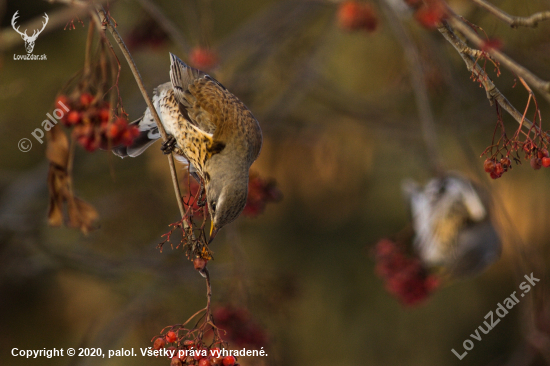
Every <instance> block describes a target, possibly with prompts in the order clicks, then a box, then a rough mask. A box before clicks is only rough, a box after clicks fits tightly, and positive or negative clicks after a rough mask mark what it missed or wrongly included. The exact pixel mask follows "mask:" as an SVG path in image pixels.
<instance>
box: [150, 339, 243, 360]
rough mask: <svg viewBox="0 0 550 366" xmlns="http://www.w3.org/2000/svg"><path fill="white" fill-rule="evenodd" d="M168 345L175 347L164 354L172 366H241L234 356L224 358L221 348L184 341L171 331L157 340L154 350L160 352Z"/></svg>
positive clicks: (169, 348)
mask: <svg viewBox="0 0 550 366" xmlns="http://www.w3.org/2000/svg"><path fill="white" fill-rule="evenodd" d="M167 343H173V344H174V345H173V346H170V347H168V348H166V350H165V351H164V354H165V355H167V356H168V358H170V360H171V361H170V366H183V365H197V366H239V364H238V363H236V362H237V360H236V359H235V357H234V356H223V355H222V350H221V349H220V348H219V347H210V348H209V347H206V346H205V345H204V344H201V343H196V342H195V341H192V340H190V339H187V340H182V339H179V338H178V334H177V333H176V332H174V331H169V332H168V333H166V334H165V335H164V336H160V337H158V338H156V339H155V340H154V342H153V349H154V350H155V351H160V350H162V349H163V348H165V347H166V344H167Z"/></svg>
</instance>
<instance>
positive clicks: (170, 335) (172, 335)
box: [166, 331, 178, 343]
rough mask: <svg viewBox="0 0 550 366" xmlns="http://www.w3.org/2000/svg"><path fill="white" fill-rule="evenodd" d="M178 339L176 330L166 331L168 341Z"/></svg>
mask: <svg viewBox="0 0 550 366" xmlns="http://www.w3.org/2000/svg"><path fill="white" fill-rule="evenodd" d="M177 339H178V336H177V335H176V333H175V332H172V331H169V332H168V333H166V341H167V342H168V343H172V342H175V341H176V340H177Z"/></svg>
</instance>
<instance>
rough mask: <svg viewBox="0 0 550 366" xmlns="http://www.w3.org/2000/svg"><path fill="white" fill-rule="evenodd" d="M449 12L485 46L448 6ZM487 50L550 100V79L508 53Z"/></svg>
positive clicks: (455, 22) (466, 33)
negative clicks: (543, 78)
mask: <svg viewBox="0 0 550 366" xmlns="http://www.w3.org/2000/svg"><path fill="white" fill-rule="evenodd" d="M448 12H449V14H450V15H451V17H450V18H449V20H448V21H449V23H450V24H451V25H452V26H453V27H454V28H455V29H457V30H458V31H460V32H461V33H462V34H464V36H465V37H466V38H468V39H469V40H470V41H471V42H473V44H474V45H475V46H476V47H478V48H483V47H484V46H485V41H484V40H483V39H481V37H479V36H478V35H477V33H476V32H475V31H474V30H473V29H472V28H471V27H470V26H469V25H468V24H466V23H465V22H464V21H463V20H462V18H461V17H459V16H458V15H457V14H455V13H454V12H453V11H452V10H451V9H450V8H448ZM486 52H487V53H488V54H490V55H491V56H492V57H493V58H494V59H495V60H497V61H499V62H500V63H501V64H502V65H504V66H505V67H506V68H507V69H508V70H510V71H512V72H513V73H514V74H516V75H517V76H520V77H522V78H523V79H524V80H525V81H526V82H527V83H528V84H529V85H531V86H532V87H534V88H535V89H537V90H538V91H539V92H540V93H541V94H542V96H543V97H544V98H545V99H546V100H547V101H549V102H550V81H546V80H542V79H541V78H539V77H538V76H536V75H535V74H533V73H532V72H531V71H529V70H528V69H527V68H525V67H524V66H522V65H520V64H518V63H517V62H515V61H514V60H512V59H511V58H510V57H509V56H508V55H506V54H505V53H503V52H501V51H499V50H496V49H490V50H487V51H486Z"/></svg>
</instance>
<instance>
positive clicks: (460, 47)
mask: <svg viewBox="0 0 550 366" xmlns="http://www.w3.org/2000/svg"><path fill="white" fill-rule="evenodd" d="M438 30H439V32H440V33H441V34H442V35H443V37H445V39H446V40H447V41H448V42H449V43H450V44H451V45H452V46H453V47H454V48H455V49H456V51H457V52H458V53H459V54H460V57H462V59H463V60H464V62H465V63H466V67H467V68H468V70H469V71H470V72H471V73H472V74H473V75H474V76H475V78H476V79H477V80H478V81H479V82H480V83H481V85H483V87H484V88H485V91H486V93H487V98H488V99H489V101H490V102H491V104H492V103H493V102H494V101H496V102H497V103H498V104H499V105H500V106H501V107H502V108H503V109H504V110H505V111H506V112H508V113H509V114H510V115H511V116H512V117H513V118H514V119H515V120H516V121H517V122H518V123H519V124H522V123H523V125H524V126H526V127H527V128H528V129H531V128H534V129H535V130H537V131H538V132H541V131H540V130H539V128H538V127H537V126H533V123H532V122H531V121H530V120H529V119H527V118H523V114H522V113H520V112H519V111H518V110H517V109H516V108H515V107H514V106H513V105H512V104H511V103H510V102H509V101H508V99H506V97H505V96H504V95H503V94H502V93H501V92H500V90H498V88H497V87H496V86H495V84H494V83H493V82H492V80H491V79H490V78H489V75H487V73H486V72H485V70H483V68H482V67H481V66H479V65H478V64H477V62H476V61H475V59H474V58H473V57H472V56H470V54H469V53H468V52H467V51H466V50H467V49H468V46H466V44H465V43H464V42H463V41H462V40H461V39H460V38H459V37H457V35H456V34H455V33H454V30H453V29H452V28H451V26H450V25H449V24H448V23H447V22H446V21H443V22H442V24H441V25H440V26H439V27H438ZM544 135H545V136H546V134H544Z"/></svg>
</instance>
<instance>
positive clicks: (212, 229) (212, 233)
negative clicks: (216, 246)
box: [208, 221, 219, 245]
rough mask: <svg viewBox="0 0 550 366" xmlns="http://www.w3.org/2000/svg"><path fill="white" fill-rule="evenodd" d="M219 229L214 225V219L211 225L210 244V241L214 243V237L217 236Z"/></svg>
mask: <svg viewBox="0 0 550 366" xmlns="http://www.w3.org/2000/svg"><path fill="white" fill-rule="evenodd" d="M218 231H219V229H218V228H217V227H215V226H214V221H212V223H211V226H210V239H209V240H208V245H210V243H212V241H213V240H214V237H215V236H216V234H217V233H218Z"/></svg>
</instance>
